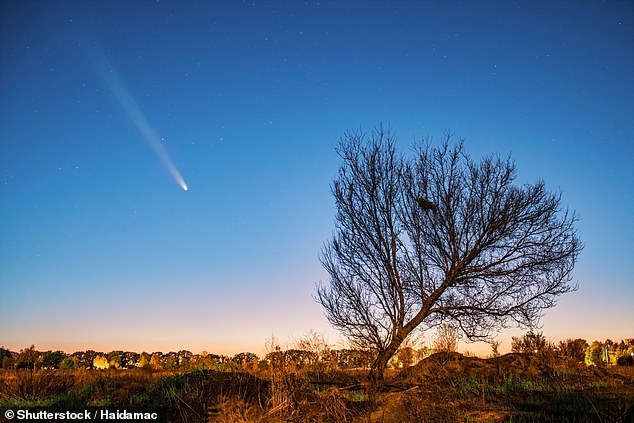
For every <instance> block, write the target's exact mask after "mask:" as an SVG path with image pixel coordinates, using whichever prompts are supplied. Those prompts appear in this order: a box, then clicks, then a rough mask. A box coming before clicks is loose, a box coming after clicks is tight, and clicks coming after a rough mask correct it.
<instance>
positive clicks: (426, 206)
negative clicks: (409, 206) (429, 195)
mask: <svg viewBox="0 0 634 423" xmlns="http://www.w3.org/2000/svg"><path fill="white" fill-rule="evenodd" d="M416 202H417V203H418V206H419V207H420V208H421V209H423V210H436V205H435V204H434V203H432V202H431V201H429V200H427V199H425V198H420V197H419V198H417V199H416Z"/></svg>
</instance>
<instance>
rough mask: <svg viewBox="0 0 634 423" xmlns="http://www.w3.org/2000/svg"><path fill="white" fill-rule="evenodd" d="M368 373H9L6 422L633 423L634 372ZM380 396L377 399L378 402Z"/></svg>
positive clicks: (495, 369)
mask: <svg viewBox="0 0 634 423" xmlns="http://www.w3.org/2000/svg"><path fill="white" fill-rule="evenodd" d="M369 387H370V385H369V384H368V382H367V373H366V372H364V371H354V372H352V371H341V370H323V369H305V370H303V371H290V370H286V369H276V370H266V371H258V370H257V369H255V370H254V369H251V370H249V371H248V372H247V371H213V370H198V371H193V372H188V373H174V372H165V371H151V370H143V369H133V370H104V371H99V370H71V371H63V370H36V371H32V370H11V371H9V370H5V371H2V372H1V373H0V412H1V413H0V415H4V412H5V411H6V410H13V411H15V410H18V409H28V410H30V411H33V412H35V411H39V410H47V411H50V412H65V411H68V410H84V409H90V410H106V409H107V410H111V411H114V410H126V411H128V412H150V411H154V412H157V413H158V416H159V417H160V420H161V421H170V422H205V421H217V422H235V423H237V422H454V421H455V422H632V421H634V368H633V367H631V366H629V367H617V366H612V367H607V368H601V367H594V366H592V367H586V366H585V365H583V364H571V363H568V364H561V363H559V364H553V363H546V362H544V361H543V360H541V359H539V358H538V357H536V356H532V355H528V354H507V355H504V356H501V357H497V358H491V359H480V358H475V357H465V356H463V355H461V354H458V353H438V354H434V355H432V356H430V357H428V358H426V359H425V360H423V361H421V362H420V363H418V364H417V365H415V366H412V367H409V368H407V369H403V370H396V369H392V370H390V371H389V372H388V374H387V376H386V381H385V384H384V385H383V386H382V387H381V388H380V389H378V391H377V392H376V393H375V394H374V393H373V392H374V391H371V390H370V389H369ZM371 392H372V394H371Z"/></svg>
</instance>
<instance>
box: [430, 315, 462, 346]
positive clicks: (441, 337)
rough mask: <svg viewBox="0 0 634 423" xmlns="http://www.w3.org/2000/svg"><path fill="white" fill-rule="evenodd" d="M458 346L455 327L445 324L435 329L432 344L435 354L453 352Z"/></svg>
mask: <svg viewBox="0 0 634 423" xmlns="http://www.w3.org/2000/svg"><path fill="white" fill-rule="evenodd" d="M457 346H458V331H457V330H456V327H455V326H454V325H453V324H451V323H449V322H445V323H443V324H441V325H440V326H438V328H437V329H436V338H434V341H433V343H432V347H433V348H434V351H436V352H454V351H456V347H457Z"/></svg>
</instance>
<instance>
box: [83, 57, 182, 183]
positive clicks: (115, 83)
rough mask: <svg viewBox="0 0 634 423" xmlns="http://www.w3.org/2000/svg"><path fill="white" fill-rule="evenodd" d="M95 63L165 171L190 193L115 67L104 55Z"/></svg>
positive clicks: (95, 60) (95, 59) (94, 60)
mask: <svg viewBox="0 0 634 423" xmlns="http://www.w3.org/2000/svg"><path fill="white" fill-rule="evenodd" d="M93 63H94V65H95V68H96V69H97V72H98V73H99V75H100V76H101V77H102V78H103V80H104V81H105V82H106V84H107V85H108V88H109V89H110V91H111V92H112V94H113V95H114V97H115V98H116V99H117V102H118V103H119V104H120V105H121V107H122V108H123V110H124V111H125V112H126V114H127V115H128V117H129V118H130V120H131V121H132V122H133V123H134V126H136V128H137V129H138V130H139V132H140V133H141V136H143V138H144V139H145V141H146V142H147V143H148V144H149V146H150V147H151V148H152V150H153V151H154V153H155V154H156V156H157V157H158V158H159V160H160V161H161V163H162V164H163V166H164V167H165V169H167V171H168V172H169V174H170V175H171V176H172V178H174V180H175V181H176V183H177V184H178V186H180V187H181V189H182V190H183V191H188V190H189V187H188V186H187V183H186V182H185V179H184V178H183V176H182V175H181V173H180V172H179V171H178V168H177V167H176V165H174V162H173V161H172V159H171V157H170V156H169V154H168V152H167V149H166V148H165V146H164V145H163V144H162V143H161V138H160V137H159V135H158V134H157V132H156V131H155V130H154V128H153V127H152V125H150V122H149V121H148V120H147V118H146V117H145V114H144V113H143V111H142V110H141V108H140V107H139V105H138V104H137V102H136V101H135V99H134V97H133V96H132V94H131V93H130V91H129V90H128V88H127V86H126V85H125V83H124V82H123V80H122V79H121V78H120V77H119V75H118V73H117V71H116V69H115V67H114V66H113V65H112V63H111V62H110V61H109V60H108V59H107V58H106V57H105V56H104V55H102V54H94V55H93Z"/></svg>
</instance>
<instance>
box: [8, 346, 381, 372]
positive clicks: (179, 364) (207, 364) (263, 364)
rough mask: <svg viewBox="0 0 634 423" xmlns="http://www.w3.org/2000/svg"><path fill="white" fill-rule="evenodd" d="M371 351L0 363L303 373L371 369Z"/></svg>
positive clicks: (22, 358)
mask: <svg viewBox="0 0 634 423" xmlns="http://www.w3.org/2000/svg"><path fill="white" fill-rule="evenodd" d="M373 357H374V356H373V354H372V353H371V352H370V351H364V350H356V349H329V350H327V351H324V352H323V354H319V353H317V352H314V351H307V350H299V349H289V350H284V351H282V350H278V351H273V352H271V353H268V354H266V355H265V356H264V357H263V358H260V357H258V356H257V355H256V354H254V353H250V352H241V353H239V354H236V355H234V356H226V355H218V354H210V353H207V352H202V353H201V354H193V353H192V352H190V351H186V350H181V351H178V352H174V351H170V352H168V353H163V352H153V353H147V352H142V353H136V352H132V351H110V352H108V353H106V352H103V351H93V350H87V351H77V352H74V353H72V354H67V353H65V352H63V351H38V350H36V349H35V346H34V345H31V346H30V347H29V348H25V349H22V350H20V352H13V351H9V350H7V349H5V348H0V363H1V364H2V368H3V369H108V368H114V369H133V368H147V369H155V370H186V371H187V370H201V369H212V370H233V369H235V370H238V369H243V370H244V369H248V370H257V369H260V370H266V369H269V368H280V367H286V368H293V369H294V370H300V369H302V368H304V367H307V366H312V365H314V364H316V363H318V362H319V363H322V364H329V365H330V366H331V367H332V368H340V369H354V368H367V367H369V366H370V364H371V362H372V360H373Z"/></svg>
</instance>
